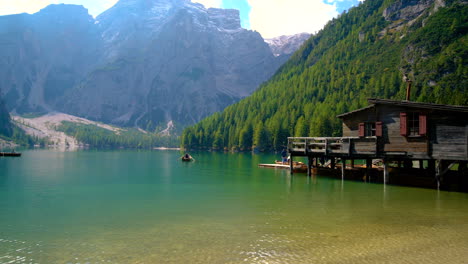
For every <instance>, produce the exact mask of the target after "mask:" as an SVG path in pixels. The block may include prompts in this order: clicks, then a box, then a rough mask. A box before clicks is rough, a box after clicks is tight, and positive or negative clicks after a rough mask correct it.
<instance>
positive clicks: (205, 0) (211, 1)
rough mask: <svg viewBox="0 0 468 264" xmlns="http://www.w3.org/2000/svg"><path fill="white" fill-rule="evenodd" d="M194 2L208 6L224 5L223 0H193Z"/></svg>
mask: <svg viewBox="0 0 468 264" xmlns="http://www.w3.org/2000/svg"><path fill="white" fill-rule="evenodd" d="M192 2H194V3H200V4H202V5H204V6H205V7H206V8H210V7H216V8H220V7H221V6H222V5H223V0H192Z"/></svg>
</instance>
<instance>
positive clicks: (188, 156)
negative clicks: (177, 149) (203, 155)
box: [181, 154, 195, 161]
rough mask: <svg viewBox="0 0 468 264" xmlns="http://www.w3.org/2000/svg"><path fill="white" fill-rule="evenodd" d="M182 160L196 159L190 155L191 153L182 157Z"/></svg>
mask: <svg viewBox="0 0 468 264" xmlns="http://www.w3.org/2000/svg"><path fill="white" fill-rule="evenodd" d="M181 160H182V161H193V160H195V159H194V158H193V157H192V156H190V155H189V154H186V155H184V156H182V157H181Z"/></svg>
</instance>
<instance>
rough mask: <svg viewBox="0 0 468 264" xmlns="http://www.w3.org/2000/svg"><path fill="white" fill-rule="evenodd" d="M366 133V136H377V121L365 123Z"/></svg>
mask: <svg viewBox="0 0 468 264" xmlns="http://www.w3.org/2000/svg"><path fill="white" fill-rule="evenodd" d="M364 135H365V136H366V137H373V136H375V123H369V122H368V123H365V131H364Z"/></svg>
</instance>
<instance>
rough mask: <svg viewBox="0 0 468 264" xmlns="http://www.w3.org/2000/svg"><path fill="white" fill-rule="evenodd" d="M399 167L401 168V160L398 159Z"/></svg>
mask: <svg viewBox="0 0 468 264" xmlns="http://www.w3.org/2000/svg"><path fill="white" fill-rule="evenodd" d="M398 168H401V160H399V161H398Z"/></svg>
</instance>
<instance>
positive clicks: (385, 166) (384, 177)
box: [383, 160, 389, 184]
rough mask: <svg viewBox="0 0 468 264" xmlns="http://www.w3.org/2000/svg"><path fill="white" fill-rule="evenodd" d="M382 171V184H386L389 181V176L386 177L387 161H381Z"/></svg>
mask: <svg viewBox="0 0 468 264" xmlns="http://www.w3.org/2000/svg"><path fill="white" fill-rule="evenodd" d="M383 169H384V173H383V182H384V184H387V183H388V181H389V176H388V161H387V160H383Z"/></svg>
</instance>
